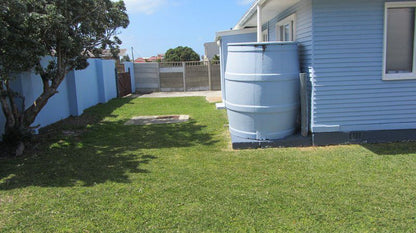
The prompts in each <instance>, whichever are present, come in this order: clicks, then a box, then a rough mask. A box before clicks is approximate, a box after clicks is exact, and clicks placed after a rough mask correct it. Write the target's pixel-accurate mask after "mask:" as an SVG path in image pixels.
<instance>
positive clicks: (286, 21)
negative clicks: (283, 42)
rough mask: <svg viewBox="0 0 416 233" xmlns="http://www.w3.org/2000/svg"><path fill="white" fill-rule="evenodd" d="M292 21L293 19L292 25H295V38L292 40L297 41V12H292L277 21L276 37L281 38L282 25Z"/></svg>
mask: <svg viewBox="0 0 416 233" xmlns="http://www.w3.org/2000/svg"><path fill="white" fill-rule="evenodd" d="M291 21H293V25H292V27H293V28H292V30H293V31H292V32H291V34H292V37H293V38H292V40H290V41H296V13H295V14H291V15H289V16H288V17H286V18H284V19H282V20H280V21H279V22H277V23H276V26H275V27H276V38H277V40H280V27H281V26H284V25H286V24H288V23H290V22H291Z"/></svg>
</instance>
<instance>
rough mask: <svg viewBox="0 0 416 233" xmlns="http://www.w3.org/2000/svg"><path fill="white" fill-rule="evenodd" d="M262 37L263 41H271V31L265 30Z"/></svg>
mask: <svg viewBox="0 0 416 233" xmlns="http://www.w3.org/2000/svg"><path fill="white" fill-rule="evenodd" d="M262 36H263V41H264V42H266V41H269V30H268V29H267V28H266V30H263V32H262Z"/></svg>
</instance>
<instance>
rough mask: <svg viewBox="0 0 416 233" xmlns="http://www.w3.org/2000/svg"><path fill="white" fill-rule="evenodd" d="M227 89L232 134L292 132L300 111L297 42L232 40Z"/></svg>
mask: <svg viewBox="0 0 416 233" xmlns="http://www.w3.org/2000/svg"><path fill="white" fill-rule="evenodd" d="M225 93H226V98H225V107H226V109H227V115H228V120H229V128H230V132H231V134H233V135H235V136H238V137H242V138H248V139H257V140H266V139H281V138H284V137H286V136H289V135H292V134H293V133H294V132H295V130H296V128H297V117H298V113H299V58H298V47H297V43H296V42H265V43H233V44H228V59H227V68H226V72H225Z"/></svg>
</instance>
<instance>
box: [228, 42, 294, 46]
mask: <svg viewBox="0 0 416 233" xmlns="http://www.w3.org/2000/svg"><path fill="white" fill-rule="evenodd" d="M298 44H299V43H298V42H296V41H272V42H270V41H268V42H239V43H228V44H227V45H228V46H261V45H298Z"/></svg>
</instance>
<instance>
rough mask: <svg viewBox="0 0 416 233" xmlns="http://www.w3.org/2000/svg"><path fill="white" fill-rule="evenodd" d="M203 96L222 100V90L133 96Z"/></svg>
mask: <svg viewBox="0 0 416 233" xmlns="http://www.w3.org/2000/svg"><path fill="white" fill-rule="evenodd" d="M191 96H203V97H205V99H206V100H207V101H208V102H210V103H216V102H221V100H222V99H221V91H189V92H153V93H150V94H133V95H131V96H130V97H133V98H171V97H191Z"/></svg>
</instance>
